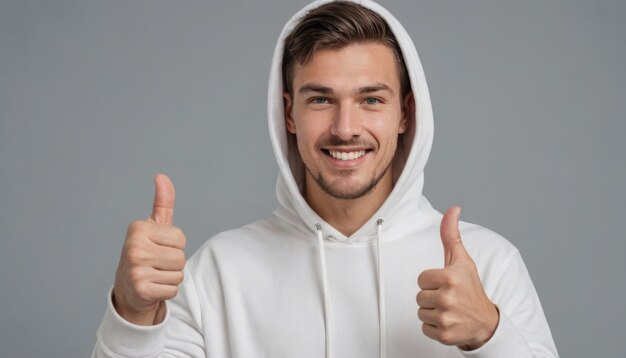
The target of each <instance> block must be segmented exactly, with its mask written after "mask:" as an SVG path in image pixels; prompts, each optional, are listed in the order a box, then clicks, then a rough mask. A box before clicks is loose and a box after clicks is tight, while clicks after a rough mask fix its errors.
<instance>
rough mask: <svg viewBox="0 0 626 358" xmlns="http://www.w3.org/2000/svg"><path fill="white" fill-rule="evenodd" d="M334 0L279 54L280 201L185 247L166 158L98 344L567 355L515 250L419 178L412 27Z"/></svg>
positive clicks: (274, 121) (344, 353) (275, 111)
mask: <svg viewBox="0 0 626 358" xmlns="http://www.w3.org/2000/svg"><path fill="white" fill-rule="evenodd" d="M326 2H327V1H318V2H316V3H313V4H311V5H309V6H308V7H307V8H305V9H303V10H302V11H301V12H299V13H298V14H296V15H295V16H294V18H292V19H291V20H290V21H289V23H288V24H287V25H286V27H285V28H284V30H283V33H282V34H281V37H280V38H279V41H278V45H277V47H276V51H275V55H274V61H273V65H272V72H271V76H270V77H271V80H270V87H269V91H270V96H269V97H270V103H269V125H270V133H271V137H272V143H273V146H274V151H275V153H276V159H277V161H278V165H279V168H280V173H281V175H280V177H279V180H278V184H277V195H278V199H279V203H280V206H279V208H278V209H277V210H276V211H275V212H274V215H273V216H272V217H270V218H268V219H265V220H261V221H258V222H255V223H252V224H250V225H247V226H244V227H242V228H239V229H236V230H232V231H228V232H224V233H221V234H219V235H217V236H216V237H214V238H212V239H210V240H208V241H207V243H206V244H205V245H204V246H203V247H202V248H201V249H200V250H198V252H197V253H196V254H195V255H194V256H193V257H192V258H191V259H189V261H188V262H187V263H186V264H185V258H184V254H183V251H182V248H183V247H184V241H185V238H184V234H183V233H182V231H181V230H180V229H178V228H176V227H174V226H173V225H172V218H173V208H174V187H173V185H172V183H171V182H170V181H169V179H168V178H167V177H166V176H164V175H158V176H157V177H156V178H155V182H156V195H155V201H154V207H153V212H152V215H151V217H150V219H148V220H145V221H137V222H135V223H133V224H131V225H130V227H129V230H128V234H127V237H126V242H125V245H124V249H123V252H122V257H121V259H120V264H119V267H118V272H117V275H116V279H115V285H114V288H113V290H112V292H111V295H110V302H109V305H108V307H107V311H106V313H105V317H104V320H103V322H102V324H101V326H100V329H99V331H98V340H97V343H96V347H95V349H94V354H93V356H95V357H120V356H124V357H126V356H128V357H153V356H154V357H156V356H172V355H173V356H192V357H204V356H208V357H227V356H233V357H259V356H260V357H322V356H325V357H331V356H336V357H376V356H380V357H386V356H390V357H409V356H414V357H450V358H452V357H462V356H467V357H484V358H487V357H489V358H491V357H493V358H496V357H498V358H501V357H556V356H557V353H556V348H555V347H554V343H553V341H552V337H551V334H550V330H549V327H548V324H547V322H546V320H545V317H544V315H543V312H542V309H541V305H540V303H539V299H538V297H537V294H536V292H535V290H534V287H533V285H532V282H531V280H530V278H529V276H528V272H527V271H526V269H525V267H524V264H523V261H522V259H521V257H520V255H519V253H518V251H517V250H516V249H515V248H514V247H513V246H512V245H511V244H510V243H509V242H508V241H506V240H505V239H504V238H502V237H500V236H498V235H497V234H495V233H493V232H491V231H489V230H487V229H484V228H482V227H479V226H476V225H472V224H468V223H463V222H459V221H458V218H459V214H460V208H458V207H454V208H451V209H449V210H448V211H447V212H446V214H445V215H443V216H442V215H441V214H440V213H438V212H437V211H435V210H434V209H433V208H432V207H431V206H430V204H429V203H428V201H427V200H426V198H424V196H423V195H422V186H423V180H424V177H423V169H424V166H425V164H426V160H427V158H428V155H429V151H430V147H431V143H432V134H433V123H432V111H431V107H430V100H429V95H428V89H427V86H426V82H425V79H424V74H423V71H422V68H421V65H420V63H419V59H418V57H417V53H416V52H415V48H414V47H413V44H412V43H411V41H410V39H409V36H408V35H407V34H406V32H405V31H404V29H403V28H402V27H401V26H400V24H399V23H398V22H397V20H395V19H394V18H393V17H392V16H391V15H390V14H389V13H388V12H387V11H385V10H384V9H383V8H381V7H380V6H379V5H376V4H375V3H372V2H370V1H360V2H359V3H360V4H361V5H356V4H355V3H352V2H337V3H329V4H326ZM461 238H462V240H461ZM166 302H167V303H166ZM416 302H417V303H416ZM416 312H417V314H416Z"/></svg>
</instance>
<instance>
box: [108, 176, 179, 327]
mask: <svg viewBox="0 0 626 358" xmlns="http://www.w3.org/2000/svg"><path fill="white" fill-rule="evenodd" d="M154 183H155V186H156V191H155V195H154V204H153V207H152V215H150V217H149V218H148V219H147V220H138V221H135V222H133V223H132V224H130V225H129V226H128V232H127V233H126V240H125V242H124V247H123V249H122V256H121V258H120V262H119V265H118V267H117V273H116V275H115V284H114V286H113V304H114V306H115V308H116V310H117V312H118V313H119V314H120V315H121V316H122V317H124V318H125V319H126V320H127V321H129V322H131V323H135V324H140V325H153V324H158V323H160V322H161V321H163V318H164V316H165V303H164V301H165V300H167V299H170V298H173V297H175V296H176V294H177V293H178V285H179V284H180V283H181V282H182V281H183V269H184V267H185V253H184V251H183V248H184V247H185V241H186V239H185V235H184V234H183V232H182V230H181V229H179V228H177V227H175V226H173V219H174V200H175V191H174V185H173V184H172V182H171V181H170V179H169V178H168V177H167V176H166V175H163V174H159V175H157V176H155V178H154Z"/></svg>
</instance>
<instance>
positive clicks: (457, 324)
mask: <svg viewBox="0 0 626 358" xmlns="http://www.w3.org/2000/svg"><path fill="white" fill-rule="evenodd" d="M460 214H461V208H460V207H458V206H455V207H451V208H449V209H448V210H447V211H446V213H445V214H444V216H443V219H442V220H441V231H440V232H441V242H442V244H443V250H444V260H445V261H444V263H445V266H444V268H443V269H431V270H426V271H424V272H422V273H421V274H420V275H419V277H418V279H417V284H418V286H419V287H420V289H421V291H420V292H419V293H418V294H417V297H416V299H417V304H418V305H419V306H420V308H419V310H418V311H417V316H418V317H419V319H420V320H421V321H422V322H423V325H422V331H423V332H424V334H425V335H426V336H428V337H430V338H432V339H434V340H437V341H439V342H441V343H443V344H445V345H455V346H458V347H459V348H460V349H463V350H474V349H477V348H479V347H481V346H482V345H483V344H485V343H486V342H487V341H488V340H489V339H490V338H491V336H492V335H493V333H494V332H495V330H496V327H497V325H498V321H499V312H498V309H497V308H496V306H495V305H494V304H493V303H492V302H491V300H489V297H487V294H486V293H485V290H484V289H483V286H482V283H481V281H480V277H479V276H478V271H477V270H476V264H475V263H474V260H472V258H471V257H470V255H469V253H468V252H467V251H466V250H465V247H464V246H463V242H462V241H461V234H460V232H459V216H460Z"/></svg>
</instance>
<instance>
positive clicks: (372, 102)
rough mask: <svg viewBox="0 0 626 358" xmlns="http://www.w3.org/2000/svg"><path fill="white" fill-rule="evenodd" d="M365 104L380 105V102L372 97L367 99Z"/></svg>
mask: <svg viewBox="0 0 626 358" xmlns="http://www.w3.org/2000/svg"><path fill="white" fill-rule="evenodd" d="M365 103H367V104H378V103H380V101H379V100H378V98H374V97H369V98H367V99H366V100H365Z"/></svg>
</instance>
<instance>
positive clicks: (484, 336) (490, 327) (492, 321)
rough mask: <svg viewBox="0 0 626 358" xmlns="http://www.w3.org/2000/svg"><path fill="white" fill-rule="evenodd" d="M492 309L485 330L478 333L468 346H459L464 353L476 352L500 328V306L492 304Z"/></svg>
mask: <svg viewBox="0 0 626 358" xmlns="http://www.w3.org/2000/svg"><path fill="white" fill-rule="evenodd" d="M491 307H492V309H491V310H490V311H491V314H489V315H488V317H489V318H488V319H487V320H486V322H485V324H484V325H483V327H484V328H483V329H481V330H479V332H477V333H478V334H477V336H476V337H475V339H474V340H472V341H471V342H469V343H468V344H465V345H462V346H459V349H461V350H464V351H473V350H476V349H478V348H480V347H482V346H483V345H484V344H485V343H487V342H489V340H490V339H491V337H493V335H494V333H495V332H496V329H497V328H498V322H499V321H500V310H499V309H498V306H496V305H495V304H493V303H492V304H491Z"/></svg>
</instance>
